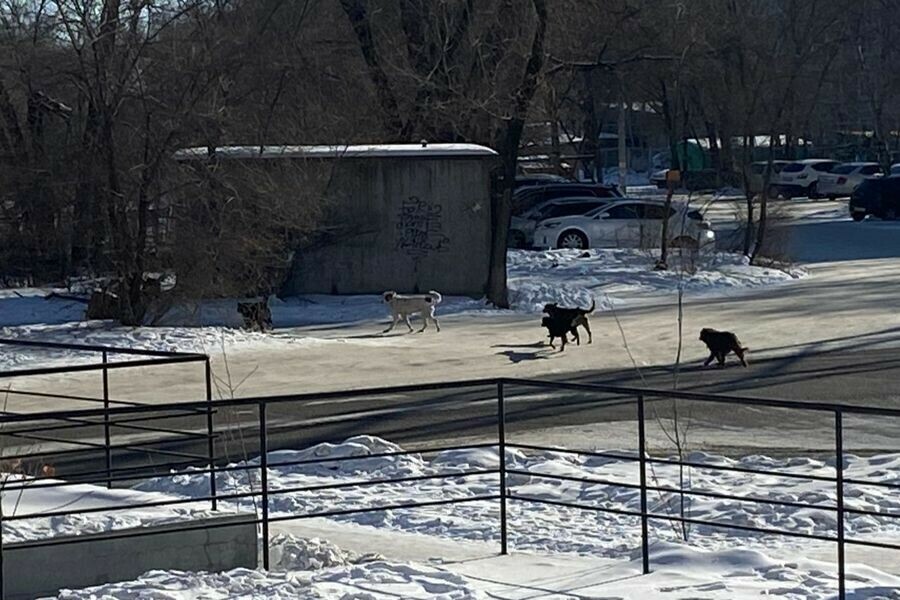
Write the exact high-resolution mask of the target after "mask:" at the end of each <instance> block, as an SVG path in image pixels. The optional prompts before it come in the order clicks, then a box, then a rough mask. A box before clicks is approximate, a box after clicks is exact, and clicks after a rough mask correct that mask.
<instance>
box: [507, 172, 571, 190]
mask: <svg viewBox="0 0 900 600" xmlns="http://www.w3.org/2000/svg"><path fill="white" fill-rule="evenodd" d="M551 183H572V180H571V179H567V178H566V177H563V176H562V175H553V174H551V173H533V174H531V175H519V176H518V177H516V184H515V189H519V188H523V187H528V186H532V185H550V184H551Z"/></svg>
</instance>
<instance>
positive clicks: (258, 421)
mask: <svg viewBox="0 0 900 600" xmlns="http://www.w3.org/2000/svg"><path fill="white" fill-rule="evenodd" d="M207 364H208V363H207ZM208 372H209V371H208V368H207V373H208ZM207 381H208V379H207ZM511 388H515V389H520V388H521V389H526V390H544V391H547V390H549V391H552V392H560V391H569V392H579V393H585V394H592V395H597V396H610V397H608V398H603V397H601V398H598V399H597V400H596V403H595V404H596V405H597V406H601V407H605V406H610V407H613V406H615V407H617V408H618V409H621V408H622V406H628V405H633V407H634V411H635V412H634V418H635V419H636V421H637V436H636V437H637V440H636V442H637V452H636V453H635V454H633V455H632V454H629V453H624V452H591V451H586V450H579V449H571V448H562V447H554V446H546V445H536V444H526V443H517V442H515V441H512V440H510V439H508V431H507V425H508V423H507V421H508V415H509V410H508V408H509V405H510V403H511V402H515V401H516V399H515V398H514V397H511V395H510V389H511ZM465 390H472V391H473V392H474V391H477V392H478V394H479V395H477V401H478V402H479V403H480V404H481V405H482V406H483V405H484V403H483V400H484V397H483V394H485V393H487V394H489V395H490V396H494V397H495V399H496V405H495V408H493V409H491V411H490V412H491V413H492V414H493V415H494V416H493V417H492V418H496V437H494V436H493V435H491V436H489V437H485V440H486V441H485V442H484V443H477V444H472V443H470V444H461V445H444V446H440V445H429V446H423V447H418V448H416V449H415V450H404V451H399V452H383V453H374V454H368V455H363V456H347V457H333V456H328V457H322V458H306V459H302V460H292V461H284V460H282V461H278V462H270V456H269V454H268V453H269V451H270V450H273V449H274V448H273V447H272V445H271V444H270V437H269V433H270V426H271V421H272V416H271V414H270V413H271V411H272V410H275V409H276V408H277V409H280V410H282V412H283V409H284V407H286V406H289V405H290V404H292V403H293V404H297V403H310V402H316V403H318V404H319V405H321V403H322V401H327V400H347V399H353V398H357V399H359V398H364V397H384V396H396V395H398V394H416V393H425V392H428V393H433V392H441V391H446V392H453V393H454V394H455V396H454V398H455V400H454V401H455V402H460V403H463V404H465V403H467V402H469V400H467V399H466V398H460V397H459V396H460V394H459V392H461V391H465ZM475 399H476V398H473V399H472V400H473V401H474V400H475ZM670 400H678V401H691V402H699V403H708V404H728V405H732V406H741V407H753V408H772V409H784V410H792V411H800V412H803V413H810V412H817V413H821V414H825V415H826V416H828V415H832V416H833V422H832V423H833V425H832V426H831V429H832V430H833V434H834V454H835V456H836V462H835V475H834V477H829V476H825V475H821V474H811V473H810V474H805V473H800V472H796V471H786V470H783V469H782V470H769V469H763V468H755V467H747V466H736V465H732V464H710V463H701V462H697V461H691V460H686V459H683V458H665V457H663V456H653V455H652V454H650V452H649V451H648V444H647V432H646V428H645V423H646V422H647V405H648V404H651V403H655V402H660V401H670ZM226 409H244V411H243V414H245V415H252V416H253V418H252V419H251V420H252V421H253V422H255V423H251V422H250V421H247V422H244V423H243V425H242V426H248V425H255V426H256V427H258V431H257V432H256V434H255V440H254V441H255V446H256V451H257V452H258V456H259V463H258V464H252V463H250V462H246V460H245V462H242V463H237V464H218V465H217V464H216V462H217V460H216V459H215V457H214V455H213V453H212V452H211V451H210V453H209V457H198V456H190V457H189V458H190V459H191V460H188V461H186V462H187V463H189V464H191V465H194V468H193V469H192V471H191V473H192V474H194V475H201V476H208V477H209V479H210V482H211V484H210V494H209V495H208V496H202V497H191V498H187V499H173V500H171V501H157V502H148V503H142V504H129V505H122V506H104V507H102V508H87V509H81V510H61V511H54V512H51V513H35V514H27V515H12V516H3V517H2V521H0V527H2V523H8V522H15V521H18V520H24V519H29V518H32V519H33V518H46V517H48V516H58V517H62V516H66V515H73V514H85V513H92V512H94V513H96V512H107V511H111V510H127V509H138V508H150V507H161V506H176V505H183V504H187V503H194V502H201V503H202V502H206V501H210V502H218V503H220V504H221V503H230V504H235V503H237V504H239V503H240V501H241V500H245V501H246V500H251V501H253V502H254V504H255V505H258V507H259V511H258V513H257V514H256V515H255V519H253V520H252V522H255V523H256V524H257V525H258V527H259V528H260V536H261V537H260V543H261V547H262V549H263V553H262V565H263V568H266V569H268V568H269V566H270V560H269V547H270V525H271V524H272V523H278V522H284V521H293V520H300V519H309V518H316V517H335V516H345V515H351V514H356V513H365V512H374V511H384V510H400V509H414V508H418V507H427V506H438V505H449V504H461V503H471V502H484V501H490V502H498V504H499V522H498V526H499V528H500V535H499V537H500V552H501V554H506V553H507V552H508V550H509V545H508V541H509V540H508V538H509V527H510V523H509V521H510V517H509V514H508V510H507V509H508V505H509V503H510V502H517V503H521V504H523V505H524V504H545V505H554V506H559V507H567V508H571V509H577V510H588V511H597V512H605V513H610V514H615V515H622V516H627V517H633V518H635V519H637V520H639V522H640V538H641V553H642V571H643V572H644V573H649V572H650V569H651V567H652V565H651V554H650V536H651V528H650V523H652V522H658V521H668V522H675V523H684V524H691V525H703V526H708V527H712V528H721V529H726V530H729V529H730V530H735V531H743V532H752V533H757V534H762V535H779V536H788V537H795V538H800V539H811V540H818V541H823V542H829V543H835V544H836V547H837V561H836V562H837V572H838V585H839V589H838V595H839V597H840V598H845V597H846V572H845V548H846V547H847V546H848V545H858V546H863V547H870V548H883V549H892V550H900V543H898V544H892V543H887V542H883V541H875V540H866V539H858V538H856V537H850V536H848V535H847V532H846V530H845V519H846V518H847V516H848V515H867V516H871V517H878V518H890V519H896V518H900V514H895V513H891V512H889V511H886V510H870V509H863V508H852V507H847V506H845V503H844V500H845V486H847V485H857V486H872V487H878V488H887V489H892V490H900V484H893V483H889V482H885V481H869V480H863V479H850V478H846V477H845V473H844V457H845V454H844V432H843V428H844V417H845V416H846V415H860V416H870V417H879V418H898V417H900V410H897V409H888V408H877V407H862V406H850V405H844V404H829V403H821V402H799V401H784V400H773V399H763V398H748V397H739V396H719V395H710V394H700V393H690V392H677V391H667V390H649V389H634V388H623V387H615V386H605V385H593V384H575V383H558V382H548V381H538V380H523V379H511V378H496V379H480V380H471V381H456V382H447V383H440V384H430V385H407V386H395V387H384V388H369V389H359V390H351V391H342V392H322V393H311V394H301V395H289V396H272V397H262V398H241V399H224V400H215V401H204V402H189V403H170V404H158V405H152V406H150V405H119V406H115V407H109V406H106V405H105V406H104V407H103V408H97V409H83V410H72V411H54V412H42V413H34V414H27V415H26V414H19V415H16V414H4V415H0V436H5V435H13V434H15V433H16V432H18V431H21V430H22V429H23V428H24V429H25V430H33V429H35V427H36V426H35V425H34V424H47V423H54V422H61V423H63V424H65V425H72V424H75V423H91V424H93V425H97V424H103V425H105V426H107V427H116V426H120V425H126V424H129V423H135V422H140V420H141V418H143V417H149V418H161V419H164V418H169V417H172V416H181V417H183V416H184V415H192V414H193V415H201V416H206V415H210V419H209V423H210V424H209V430H208V431H207V432H206V435H207V438H208V439H210V440H212V439H214V436H216V435H218V434H219V432H217V431H215V430H214V428H213V425H212V417H211V415H212V414H213V412H215V411H224V410H226ZM247 409H249V410H247ZM428 409H429V407H420V410H428ZM409 410H415V408H410V409H409ZM329 415H330V416H331V417H332V418H334V419H337V420H340V419H342V418H346V419H348V420H351V419H354V418H357V417H356V415H358V413H356V412H350V411H346V412H338V411H331V412H329ZM280 425H281V426H282V427H286V426H290V427H293V428H300V427H302V426H303V425H304V419H303V415H295V416H294V419H293V421H290V422H288V423H285V422H284V421H283V420H282V422H281V423H280ZM29 426H30V427H29ZM41 426H43V425H41ZM160 429H163V428H160ZM110 446H111V445H110V444H107V445H106V447H107V448H109V447H110ZM112 446H115V445H112ZM122 447H123V448H126V449H129V448H130V447H131V444H124V445H122ZM473 448H481V449H493V448H496V449H497V452H498V463H497V467H496V468H471V469H466V470H465V471H462V472H459V471H450V472H446V473H445V472H436V473H433V474H427V475H410V476H404V477H391V478H382V479H377V478H376V479H364V480H352V481H340V482H336V483H331V482H330V483H323V484H317V485H306V486H299V487H291V488H280V487H277V488H273V487H272V486H271V485H270V483H269V475H270V472H271V471H272V470H273V469H279V468H286V467H290V466H300V465H313V464H316V463H329V464H338V463H342V462H344V461H359V460H365V459H370V458H379V457H392V456H402V455H412V454H415V455H420V456H424V455H429V454H434V453H438V452H442V451H448V450H461V449H473ZM91 450H95V448H91ZM508 450H519V451H522V452H558V453H569V454H573V455H579V456H588V457H603V458H608V459H613V460H616V461H623V462H629V463H633V464H634V465H635V466H636V469H637V483H629V482H624V481H615V480H610V479H601V478H593V477H591V478H582V477H574V476H568V475H562V474H552V473H546V472H541V473H537V472H532V471H529V470H527V469H522V468H519V467H516V466H511V465H510V464H509V463H508V460H507V451H508ZM44 454H47V453H44ZM29 456H31V457H34V456H35V454H28V453H21V454H19V455H16V456H15V457H16V458H19V459H26V460H27V459H28V457H29ZM52 456H53V455H52V451H51V452H50V454H49V455H48V456H47V457H48V458H52ZM9 458H10V457H9V456H6V455H4V456H0V461H2V460H9ZM178 458H183V457H181V456H178ZM243 458H245V459H246V458H248V456H245V457H243ZM203 461H206V462H205V464H202V463H203ZM221 461H222V457H220V458H219V459H218V462H221ZM198 463H200V466H199V467H197V466H196V465H197V464H198ZM184 464H185V462H178V463H175V462H170V463H166V464H164V465H157V466H165V467H168V468H178V467H183V465H184ZM653 465H665V466H669V467H679V468H681V467H684V468H693V469H702V470H712V471H730V472H736V473H742V474H747V475H764V476H773V475H774V476H777V477H779V478H784V479H790V480H805V481H814V482H819V483H821V484H823V485H826V484H827V485H833V486H834V487H833V490H834V495H835V499H836V500H835V502H834V504H824V503H817V504H813V503H806V502H799V501H793V500H790V501H788V500H776V499H773V498H759V497H754V496H748V495H741V494H736V493H728V492H724V491H705V490H695V489H692V488H690V487H687V488H686V487H685V486H684V485H681V484H679V485H664V484H662V483H659V482H656V483H653V484H651V483H649V482H648V469H651V468H652V467H653ZM107 466H108V465H107ZM254 471H255V472H257V473H258V482H259V485H258V488H257V489H254V488H253V487H252V486H251V487H250V489H249V490H248V491H242V490H238V491H228V492H227V493H224V494H223V493H218V494H217V490H216V487H215V476H216V474H217V473H219V474H224V473H231V472H247V473H248V479H249V473H252V472H254ZM95 474H96V475H97V476H96V477H95V478H92V477H91V476H90V472H83V473H81V474H80V476H79V477H77V478H74V481H60V480H58V479H57V478H55V477H52V476H45V475H41V474H38V475H37V476H34V477H30V478H28V479H27V480H26V481H23V482H20V483H19V484H18V485H15V484H14V483H15V482H12V483H11V482H7V484H6V485H5V486H4V491H5V492H10V491H17V490H25V489H40V488H41V487H64V486H67V485H73V484H74V483H85V482H91V481H96V482H99V483H107V484H109V485H111V484H113V483H119V482H121V483H124V482H128V481H134V480H135V479H136V478H139V477H138V475H139V473H138V472H135V471H128V470H125V471H123V472H122V473H118V472H117V471H116V470H115V469H101V470H99V471H95ZM484 476H490V477H496V478H497V479H496V482H497V488H496V489H497V491H496V493H483V494H478V495H475V496H466V497H449V498H447V497H440V498H427V499H416V500H415V501H411V502H394V503H390V502H387V503H381V504H379V503H377V502H375V504H374V505H371V506H363V507H359V506H341V505H337V506H335V507H334V508H331V509H328V510H316V511H312V512H289V513H285V512H283V511H281V512H277V513H275V514H272V513H271V507H270V504H271V501H272V500H273V498H277V497H278V496H281V495H284V494H297V493H314V492H322V491H325V490H340V489H349V488H365V487H368V486H377V485H381V484H398V483H403V484H411V485H415V484H417V483H421V482H424V481H427V480H442V479H447V478H461V479H467V478H471V477H484ZM510 476H516V477H519V476H523V477H530V478H539V479H548V480H556V481H569V482H581V483H590V484H598V485H606V486H610V487H621V488H625V489H633V490H638V492H639V494H640V497H639V507H638V508H637V509H634V508H629V507H627V506H626V507H621V508H615V507H610V506H598V505H591V504H588V503H584V502H574V501H568V500H561V499H549V498H545V497H541V498H538V497H534V496H530V495H528V494H527V493H520V491H519V490H518V489H516V488H517V486H513V485H510V480H509V478H510ZM651 492H653V493H659V494H679V495H685V496H698V497H708V498H715V499H721V500H730V501H735V502H741V503H757V504H769V505H781V506H786V507H790V508H795V509H810V510H818V511H828V512H832V513H834V514H835V518H836V532H835V534H834V535H831V534H828V533H817V532H815V531H813V532H810V531H799V530H791V529H786V528H774V527H772V528H769V527H759V526H755V525H747V524H736V523H728V522H721V521H717V520H713V519H702V518H696V517H692V516H689V515H685V514H671V513H669V514H663V513H661V512H657V511H654V510H653V509H651V508H650V507H649V506H648V505H649V503H648V493H651ZM375 500H376V501H377V498H375ZM257 501H258V503H257ZM215 526H216V525H215V524H212V525H209V524H204V525H202V527H204V528H206V527H215ZM197 528H200V526H197V525H192V524H191V523H190V522H187V523H185V524H184V526H183V527H180V529H182V530H191V529H197ZM167 531H171V529H167ZM154 534H155V532H154V530H153V529H152V528H148V529H144V530H137V531H127V532H121V533H120V534H118V535H119V536H121V537H135V536H144V535H154ZM116 535H117V534H111V535H107V536H105V537H106V538H107V539H108V538H109V537H115V536H116ZM73 541H78V540H77V538H65V539H59V540H54V539H53V538H47V539H41V540H30V541H27V542H22V543H18V544H17V547H36V546H49V545H55V544H66V543H72V542H73ZM2 542H3V540H2V537H0V572H2V556H3V552H4V549H3V543H2ZM7 551H9V550H7Z"/></svg>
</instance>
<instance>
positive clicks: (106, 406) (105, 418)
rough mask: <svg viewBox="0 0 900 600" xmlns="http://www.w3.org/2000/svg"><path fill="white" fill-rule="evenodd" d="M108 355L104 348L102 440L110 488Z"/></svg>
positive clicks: (107, 480)
mask: <svg viewBox="0 0 900 600" xmlns="http://www.w3.org/2000/svg"><path fill="white" fill-rule="evenodd" d="M108 360H109V357H108V355H107V353H106V350H104V351H103V441H104V454H105V457H106V488H107V489H112V448H111V445H112V442H111V441H110V434H109V369H107V368H106V363H107V362H108Z"/></svg>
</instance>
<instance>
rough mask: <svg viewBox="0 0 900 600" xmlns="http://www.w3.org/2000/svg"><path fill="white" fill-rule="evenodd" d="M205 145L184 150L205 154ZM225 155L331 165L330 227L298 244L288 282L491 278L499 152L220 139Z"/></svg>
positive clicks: (365, 288)
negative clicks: (234, 143)
mask: <svg viewBox="0 0 900 600" xmlns="http://www.w3.org/2000/svg"><path fill="white" fill-rule="evenodd" d="M207 156H208V151H207V149H206V148H197V149H189V150H182V151H180V152H179V154H178V156H177V158H178V159H180V160H190V159H202V158H206V157H207ZM215 156H216V158H217V160H219V161H221V162H222V163H224V161H230V160H240V161H249V160H279V161H298V165H302V167H303V168H313V169H321V170H323V171H327V172H329V183H328V186H327V190H326V192H325V196H326V198H327V201H328V202H327V204H328V216H327V218H326V227H325V230H327V231H330V232H332V233H331V235H329V236H326V237H325V239H324V241H319V242H318V243H316V244H314V245H313V246H312V247H309V248H305V249H298V251H297V253H296V256H295V260H294V264H293V269H292V271H291V273H290V275H289V277H288V281H287V283H286V285H285V287H284V289H283V290H282V291H283V293H284V294H286V295H295V294H314V293H320V294H374V293H381V292H382V291H385V290H396V291H398V292H401V293H414V292H424V291H427V290H431V289H434V290H438V291H439V292H441V293H443V294H453V295H466V296H472V297H480V296H482V295H483V294H484V291H485V286H486V284H487V279H488V261H489V256H490V243H491V201H490V194H491V176H492V170H493V169H494V168H495V167H496V163H497V160H496V157H497V153H496V152H494V151H493V150H491V149H490V148H486V147H484V146H478V145H474V144H425V143H422V144H386V145H371V146H264V147H259V146H255V147H249V146H247V147H244V146H241V147H226V148H216V149H215Z"/></svg>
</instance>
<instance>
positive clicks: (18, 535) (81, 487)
mask: <svg viewBox="0 0 900 600" xmlns="http://www.w3.org/2000/svg"><path fill="white" fill-rule="evenodd" d="M55 483H63V482H62V481H60V480H58V479H41V481H40V483H39V484H38V483H36V482H34V480H33V479H31V478H29V477H24V476H21V475H10V474H3V475H2V478H0V484H2V487H3V488H4V489H6V491H4V492H3V493H2V502H3V515H4V517H7V518H8V517H13V516H15V517H29V518H23V519H22V520H15V521H4V523H3V543H5V544H7V543H12V542H21V541H26V540H35V539H43V538H47V537H57V536H70V535H84V534H88V533H100V532H104V531H114V530H119V529H127V528H135V527H147V526H152V525H162V524H166V523H174V522H178V521H190V520H196V519H201V518H208V517H211V516H213V515H217V516H221V514H222V513H221V512H219V513H213V512H210V511H209V503H208V502H186V503H182V504H177V505H172V506H158V507H150V508H139V509H134V508H127V507H129V506H134V505H136V504H149V503H152V502H172V501H174V500H177V498H176V497H173V496H171V495H168V494H163V493H159V492H141V491H136V490H127V489H111V490H108V489H105V488H102V487H98V486H96V485H90V484H75V485H65V486H60V487H49V486H50V485H52V484H55ZM22 484H25V487H24V489H19V490H15V489H9V488H11V487H15V486H20V485H22ZM29 484H32V485H34V486H35V487H31V488H29V487H27V486H28V485H29ZM116 506H120V507H126V508H125V509H122V510H109V511H99V512H90V513H84V514H75V515H66V516H52V517H42V516H41V515H42V514H45V513H52V512H56V511H78V510H90V509H98V508H108V507H116Z"/></svg>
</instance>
